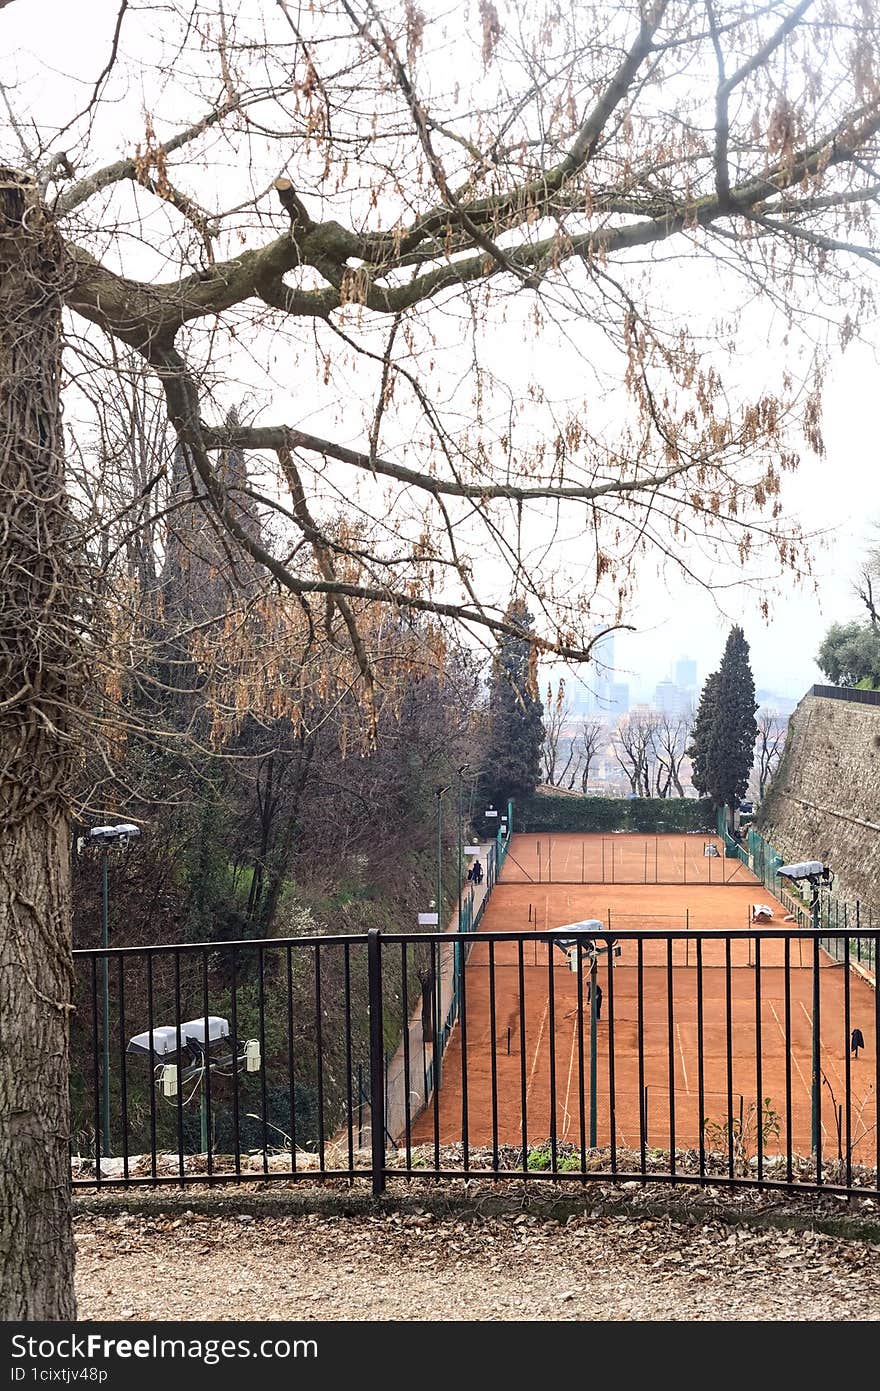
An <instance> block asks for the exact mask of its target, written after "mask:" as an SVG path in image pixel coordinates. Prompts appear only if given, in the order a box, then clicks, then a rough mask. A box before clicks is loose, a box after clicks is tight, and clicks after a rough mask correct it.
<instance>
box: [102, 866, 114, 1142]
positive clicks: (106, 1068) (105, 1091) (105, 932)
mask: <svg viewBox="0 0 880 1391" xmlns="http://www.w3.org/2000/svg"><path fill="white" fill-rule="evenodd" d="M109 945H110V892H109V883H108V874H107V851H106V850H103V851H102V852H101V946H102V947H103V948H104V951H105V955H104V958H103V963H104V964H103V972H102V979H103V996H104V1003H103V1018H102V1035H103V1041H102V1051H103V1060H102V1076H101V1094H102V1102H101V1105H102V1112H103V1114H102V1116H101V1132H102V1141H103V1150H104V1156H105V1158H109V1156H110V1154H111V1152H112V1150H111V1144H110V959H109V957H108V956H107V955H106V951H107V948H108V947H109Z"/></svg>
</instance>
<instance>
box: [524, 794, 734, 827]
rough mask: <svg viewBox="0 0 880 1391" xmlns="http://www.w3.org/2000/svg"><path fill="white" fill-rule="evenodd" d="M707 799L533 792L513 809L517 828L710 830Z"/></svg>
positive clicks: (710, 812)
mask: <svg viewBox="0 0 880 1391" xmlns="http://www.w3.org/2000/svg"><path fill="white" fill-rule="evenodd" d="M714 818H715V813H714V810H713V805H712V802H711V800H709V799H706V800H701V801H697V800H696V799H695V798H693V797H633V798H628V797H552V796H549V795H547V794H546V793H542V792H537V793H535V795H534V796H533V797H529V798H528V800H527V801H525V802H522V803H519V802H518V803H517V805H516V807H515V809H514V827H515V829H516V830H519V831H532V832H536V831H580V832H582V833H587V832H590V831H641V832H647V833H650V832H654V833H657V834H660V833H662V832H665V831H713V830H714V829H715V819H714Z"/></svg>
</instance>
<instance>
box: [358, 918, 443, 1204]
mask: <svg viewBox="0 0 880 1391" xmlns="http://www.w3.org/2000/svg"><path fill="white" fill-rule="evenodd" d="M437 907H438V909H439V907H440V905H439V903H438V905H437ZM433 945H434V944H433V943H432V946H433ZM367 976H368V991H369V1002H370V1003H369V1009H370V1163H371V1167H372V1171H373V1195H374V1197H378V1196H379V1194H380V1193H384V1191H385V1077H384V1062H385V1054H384V1051H383V1048H384V1044H383V1024H382V937H381V933H380V931H379V929H378V928H377V927H371V928H370V929H369V931H368V933H367ZM435 980H436V976H435ZM436 1047H437V1044H436V1040H435V1044H434V1048H435V1054H436ZM436 1079H437V1073H436V1065H435V1069H434V1111H435V1115H436V1113H437V1112H438V1111H439V1097H438V1094H437V1085H436ZM436 1123H437V1122H436V1121H435V1124H436ZM439 1167H440V1163H439V1146H438V1161H437V1168H438V1169H439Z"/></svg>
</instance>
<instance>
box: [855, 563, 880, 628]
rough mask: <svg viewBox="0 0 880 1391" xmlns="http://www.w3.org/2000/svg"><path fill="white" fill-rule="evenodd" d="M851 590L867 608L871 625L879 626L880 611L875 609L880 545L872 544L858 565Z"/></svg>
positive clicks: (879, 592)
mask: <svg viewBox="0 0 880 1391" xmlns="http://www.w3.org/2000/svg"><path fill="white" fill-rule="evenodd" d="M853 592H854V593H855V596H856V598H857V599H858V600H859V601H860V602H861V603H862V604H864V606H865V608H866V609H867V611H868V619H869V621H870V624H871V627H872V628H874V629H876V628H877V627H878V626H880V612H878V609H877V605H878V603H880V546H872V547H871V548H870V549H869V551H868V553H867V555H866V556H865V558H864V560H863V561H862V563H861V565H860V566H859V570H858V574H857V576H856V579H855V583H854V584H853Z"/></svg>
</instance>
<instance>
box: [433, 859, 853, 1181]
mask: <svg viewBox="0 0 880 1391" xmlns="http://www.w3.org/2000/svg"><path fill="white" fill-rule="evenodd" d="M537 839H539V838H536V837H521V836H518V835H515V836H514V837H513V840H512V845H511V853H510V855H509V856H508V859H507V861H506V863H505V867H504V872H503V875H502V880H501V882H500V883H499V884H498V886H497V887H496V888H495V890H494V892H493V894H492V897H491V899H490V902H489V905H488V908H487V910H486V913H485V914H484V917H483V921H482V923H481V932H482V933H506V932H517V933H527V932H532V933H535V932H540V931H547V930H549V929H552V928H555V927H559V926H561V925H562V924H565V923H571V922H577V921H583V920H589V919H598V920H599V921H601V922H602V923H603V925H604V927H605V930H606V931H607V930H608V922H609V920H610V924H611V932H612V934H614V935H615V936H617V938H618V944H619V945H620V955H619V957H617V958H615V959H614V964H613V968H612V978H610V979H609V966H608V956H607V955H602V956H600V958H599V960H600V963H601V964H600V966H599V968H598V974H597V979H598V981H599V984H600V985H601V987H602V990H603V994H604V998H603V1003H602V1013H601V1018H600V1020H599V1022H598V1024H597V1069H596V1070H597V1083H596V1106H597V1113H598V1114H597V1136H596V1138H597V1143H598V1144H599V1145H608V1144H610V1143H611V1142H612V1140H613V1141H614V1142H615V1143H616V1144H617V1145H619V1146H625V1147H628V1148H633V1149H638V1147H639V1144H640V1141H641V1130H642V1125H644V1130H645V1142H646V1143H647V1144H648V1145H649V1146H656V1147H660V1148H664V1149H668V1148H670V1144H671V1143H674V1146H677V1147H695V1146H697V1145H698V1144H699V1133H700V1117H701V1105H700V1096H701V1092H702V1116H703V1118H704V1120H706V1121H707V1122H708V1123H709V1126H710V1132H709V1133H710V1136H711V1126H712V1125H713V1124H718V1125H719V1126H724V1125H725V1124H726V1122H727V1117H728V1113H729V1111H730V1112H732V1114H733V1116H734V1118H736V1119H738V1118H739V1116H740V1114H742V1115H743V1117H744V1118H745V1120H746V1124H747V1125H748V1116H749V1107H750V1106H753V1105H754V1104H755V1103H756V1100H757V1098H758V1097H759V1096H760V1097H762V1098H764V1099H765V1100H766V1099H769V1106H770V1109H771V1110H772V1111H773V1112H775V1113H776V1119H777V1120H778V1125H779V1134H778V1135H774V1136H773V1137H772V1138H769V1139H768V1141H767V1149H768V1152H773V1153H784V1152H785V1150H786V1148H787V1146H788V1143H789V1140H790V1143H791V1148H792V1150H793V1152H794V1153H796V1154H798V1153H800V1154H809V1153H810V1135H811V1040H812V996H813V969H812V965H813V946H812V943H811V942H810V941H807V942H804V941H803V940H801V939H799V938H798V936H797V929H796V927H795V925H794V924H792V923H785V921H784V919H785V917H786V909H785V908H784V907H783V905H782V904H781V903H779V902H778V901H776V900H775V899H774V898H772V896H770V895H768V891H767V890H766V888H764V887H763V885H761V884H760V883H759V882H758V881H757V880H756V879H755V878H754V877H753V876H752V875H751V873H750V871H749V870H748V869H747V868H746V866H744V865H742V864H740V863H739V862H736V863H737V864H739V869H740V871H741V874H740V876H739V878H738V879H737V880H735V881H734V882H730V883H725V882H723V881H722V880H721V878H720V876H719V880H718V882H717V883H715V882H713V884H711V885H710V884H708V883H706V882H705V881H704V882H703V883H692V882H688V883H687V884H685V883H684V882H683V877H684V873H685V865H686V864H687V865H688V869H689V870H690V868H691V851H692V848H693V847H692V838H691V837H684V836H682V837H671V836H669V837H661V838H659V839H660V841H661V842H662V854H663V860H664V866H665V872H667V873H670V874H671V873H673V872H674V868H675V865H676V864H678V866H679V870H680V873H681V876H682V882H680V883H660V884H651V883H649V884H645V883H640V884H629V885H620V884H613V885H612V884H611V883H609V882H606V883H593V884H584V885H581V884H579V883H577V882H575V883H570V882H569V883H553V884H548V883H546V882H545V883H541V884H540V885H539V884H537V883H535V882H530V881H528V880H525V881H523V880H522V879H513V878H512V876H513V875H519V874H520V873H521V870H520V869H519V868H518V865H519V866H521V865H523V864H526V865H528V864H529V863H530V862H531V863H533V864H534V865H535V867H536V866H537V852H536V840H537ZM558 839H559V840H560V841H562V840H563V838H562V837H559V838H558ZM598 839H601V838H600V837H577V836H571V835H569V836H566V837H564V844H565V849H564V851H563V852H562V853H560V852H559V851H557V847H556V840H557V838H556V837H554V847H553V868H554V873H555V872H556V870H557V868H558V867H561V868H562V869H563V871H564V868H565V864H566V858H565V857H566V856H567V858H568V863H569V864H572V863H573V864H577V865H578V866H579V863H580V856H581V849H580V841H582V840H583V841H587V842H593V844H591V845H590V846H589V850H590V855H591V856H592V858H593V863H595V855H596V847H595V843H594V842H595V841H596V840H598ZM605 839H608V837H606V838H605ZM706 839H707V840H709V839H711V838H710V837H706ZM545 841H546V838H545ZM615 841H616V842H617V845H618V848H617V850H616V852H615V854H616V855H617V856H619V859H618V863H623V864H626V863H628V864H630V865H631V866H635V865H636V864H637V863H638V860H639V857H640V856H641V857H642V863H644V855H645V844H646V843H647V842H650V844H651V847H652V848H653V845H654V841H655V838H654V837H653V836H652V837H647V838H646V837H640V836H633V837H627V838H626V840H624V838H623V837H620V836H617V837H615ZM627 841H631V842H632V843H631V844H627ZM676 841H677V844H676ZM584 853H585V855H586V850H585V852H584ZM659 853H660V852H659V851H658V854H659ZM557 855H559V858H557ZM530 856H533V857H534V858H533V860H531V861H530ZM696 858H697V856H696V855H694V856H693V862H695V861H696ZM700 858H702V849H701V848H700ZM606 863H607V861H606ZM717 868H718V866H717V864H716V870H717ZM755 902H760V903H766V904H768V905H769V906H770V907H771V908H772V910H773V920H772V923H771V924H770V927H772V928H788V929H789V930H791V932H792V934H793V936H792V940H791V941H790V943H789V945H788V949H787V955H786V944H785V942H783V941H782V940H780V939H767V940H764V941H762V942H760V943H757V942H756V938H755V932H756V929H752V931H751V932H748V931H747V929H748V927H749V924H750V915H751V905H752V904H753V903H755ZM609 914H610V919H609ZM634 929H639V930H649V931H654V930H657V931H664V932H665V931H668V930H673V931H675V932H676V933H677V936H676V939H675V940H674V942H672V943H671V945H670V943H669V942H668V941H667V940H643V941H642V942H641V944H640V943H639V942H638V941H637V940H635V939H632V938H630V939H627V937H626V933H627V932H628V931H632V930H634ZM719 932H721V933H723V932H728V933H731V934H732V936H731V937H730V938H725V937H722V936H718V937H717V938H714V937H713V934H715V933H719ZM698 934H708V935H707V936H698ZM698 941H699V943H700V945H699V949H698ZM698 951H699V961H698ZM728 959H729V964H730V969H729V970H728V969H727V963H728ZM786 961H787V965H786ZM819 963H820V965H819V987H820V1039H821V1058H820V1064H821V1069H822V1073H823V1074H824V1078H825V1080H824V1081H823V1084H822V1087H821V1128H822V1148H823V1152H824V1154H825V1156H826V1158H832V1157H834V1158H836V1157H837V1155H838V1149H839V1145H838V1113H837V1109H836V1108H837V1105H838V1104H840V1105H841V1106H842V1113H841V1115H840V1124H841V1143H842V1144H843V1146H844V1147H845V1144H846V1132H847V1121H848V1123H849V1133H850V1136H851V1142H852V1157H853V1160H854V1162H856V1163H858V1162H861V1163H873V1162H874V1156H875V1150H876V1143H877V1140H876V1131H875V1119H876V1112H875V1085H876V1039H877V1023H876V1021H877V1008H876V996H875V991H874V989H873V987H872V985H871V984H869V983H868V981H867V980H866V979H864V978H863V977H862V976H860V975H859V974H857V973H856V971H855V970H851V971H850V972H849V973H847V972H845V970H844V968H843V966H842V965H839V964H837V963H836V962H834V961H832V959H831V957H829V956H828V955H827V954H826V953H825V952H824V951H820V953H819ZM587 979H588V977H587V974H586V973H583V974H582V975H581V976H580V985H579V976H578V974H577V973H573V972H572V970H571V969H570V965H569V961H568V959H567V957H566V956H565V955H564V954H563V952H562V951H561V950H560V949H559V948H558V947H555V946H553V945H552V944H551V943H548V942H547V941H539V940H537V939H535V940H529V939H528V938H527V939H526V940H524V941H523V942H522V943H520V942H518V941H515V940H512V941H510V942H506V941H503V940H502V941H499V942H492V943H489V942H487V941H481V940H480V936H479V934H478V936H477V938H476V940H475V941H474V943H473V947H472V950H471V953H470V957H469V961H468V965H467V969H466V972H465V1032H466V1055H465V1059H464V1066H466V1074H467V1075H466V1085H467V1097H468V1104H467V1131H468V1142H469V1144H471V1145H474V1146H487V1145H490V1144H492V1142H493V1129H495V1128H496V1127H497V1140H498V1143H499V1144H508V1145H520V1144H522V1141H523V1136H524V1135H525V1138H526V1140H527V1143H528V1144H530V1145H537V1144H542V1143H544V1142H545V1141H546V1140H547V1139H548V1137H549V1136H550V1134H551V1132H552V1129H553V1123H554V1121H555V1133H556V1138H557V1140H558V1141H559V1142H560V1143H563V1142H565V1143H570V1144H572V1145H575V1146H577V1147H581V1146H582V1145H583V1144H584V1134H585V1131H584V1128H583V1127H584V1119H583V1117H584V1116H585V1115H588V1112H589V1101H590V1097H589V1083H590V1059H589V1048H590V1041H589V1033H590V1008H589V1005H588V1004H586V1003H585V1002H586V997H587ZM786 981H787V983H788V990H787V991H786ZM520 982H522V984H520ZM579 989H580V1000H579ZM579 1003H580V1008H579ZM700 1016H702V1017H700ZM854 1027H858V1028H860V1029H861V1031H862V1034H863V1035H864V1039H865V1045H866V1046H865V1049H864V1050H863V1051H862V1052H861V1053H860V1055H859V1057H858V1058H857V1059H852V1058H851V1057H850V1052H849V1047H848V1044H849V1031H850V1030H851V1029H852V1028H854ZM462 1035H463V1031H462V1027H461V1023H460V1022H459V1024H457V1025H456V1027H455V1028H454V1030H453V1033H452V1035H451V1038H450V1041H449V1045H448V1047H447V1050H446V1053H445V1055H444V1060H443V1069H442V1084H441V1089H440V1111H439V1126H440V1139H441V1143H448V1142H453V1141H457V1140H460V1139H461V1138H462V1131H463V1105H462V1096H463V1087H462V1080H463V1079H462V1069H463V1056H462V1054H463V1050H462ZM700 1044H701V1045H702V1046H700ZM848 1069H849V1078H850V1087H849V1096H850V1104H849V1114H848V1116H847V1108H846V1104H845V1101H846V1095H847V1085H846V1084H847V1070H848ZM832 1093H833V1096H832ZM554 1097H555V1105H554ZM612 1097H613V1106H612V1104H611V1103H612ZM670 1102H672V1104H670ZM643 1118H644V1119H643ZM433 1138H434V1115H433V1105H432V1106H429V1107H428V1108H427V1110H425V1111H424V1112H423V1113H422V1114H421V1115H420V1116H419V1117H418V1119H417V1120H416V1121H415V1122H414V1125H413V1141H414V1142H417V1143H418V1142H421V1143H426V1142H427V1143H430V1141H431V1140H432V1139H433ZM708 1144H709V1140H708V1139H707V1145H708ZM712 1147H714V1148H723V1145H722V1144H721V1143H719V1142H716V1143H715V1145H714V1146H712Z"/></svg>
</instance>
